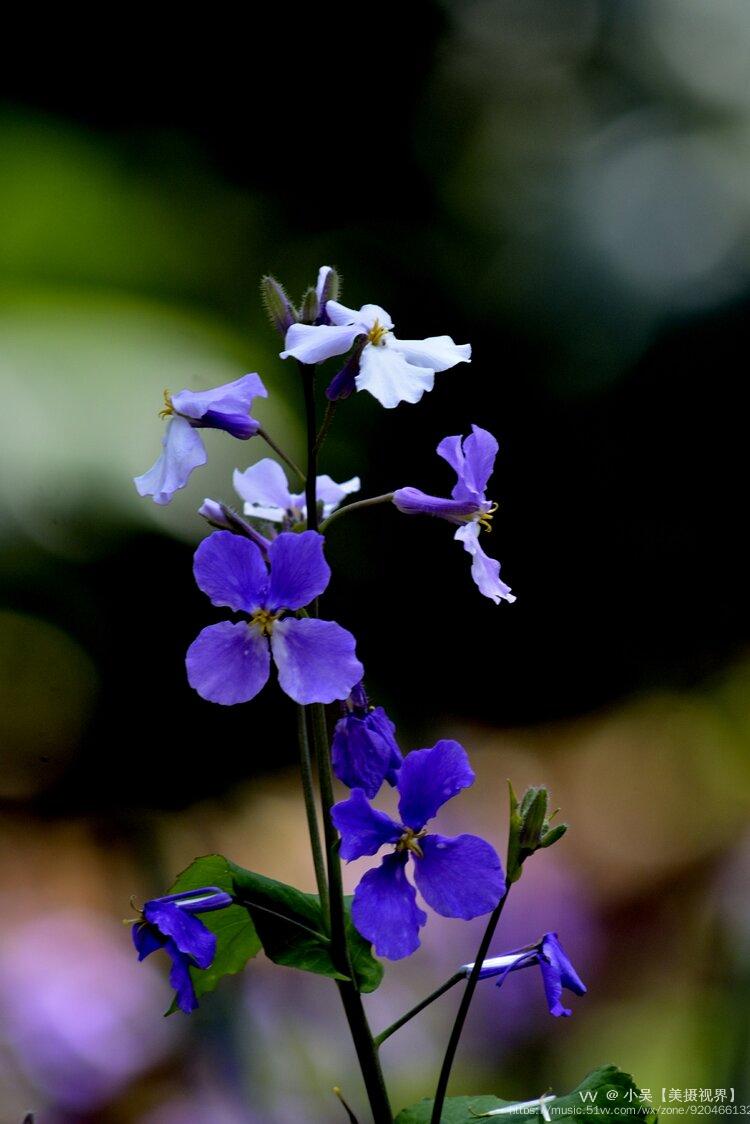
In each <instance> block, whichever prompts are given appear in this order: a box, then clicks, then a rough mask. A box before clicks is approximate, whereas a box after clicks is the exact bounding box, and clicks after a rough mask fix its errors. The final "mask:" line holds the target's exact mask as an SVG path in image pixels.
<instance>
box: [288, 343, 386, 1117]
mask: <svg viewBox="0 0 750 1124" xmlns="http://www.w3.org/2000/svg"><path fill="white" fill-rule="evenodd" d="M300 373H301V375H302V385H303V389H304V395H305V417H306V421H307V479H306V481H305V504H306V507H307V527H308V530H311V531H317V529H318V496H317V486H316V485H317V474H318V464H317V447H316V439H317V429H316V418H315V368H314V367H309V366H305V365H304V364H300ZM309 611H310V614H311V615H312V616H315V615H317V608H316V606H315V605H314V604H313V605H311V606H310V610H309ZM305 710H306V711H307V714H308V716H309V718H310V727H309V729H310V733H311V735H312V744H313V748H314V751H315V759H316V762H317V766H318V784H319V786H320V800H321V804H322V806H323V836H324V840H325V851H326V861H327V872H328V902H329V912H330V927H331V956H332V959H333V962H334V964H335V965H336V967H337V969H338V970H339V971H340V972H341V974H342V975H345V976H348V977H349V979H347V980H337V981H336V982H337V986H338V989H339V994H340V996H341V1001H342V1003H343V1005H344V1013H345V1014H346V1018H347V1021H348V1023H349V1030H350V1032H351V1036H352V1041H353V1042H354V1048H355V1050H356V1052H357V1059H358V1061H359V1066H360V1069H361V1071H362V1079H363V1081H364V1083H365V1089H366V1090H367V1097H368V1100H369V1102H370V1109H371V1111H372V1116H373V1120H374V1124H393V1113H392V1111H391V1106H390V1103H389V1101H388V1093H387V1090H386V1087H385V1081H384V1079H383V1073H382V1070H381V1068H380V1059H379V1058H378V1051H377V1049H376V1047H375V1043H374V1042H373V1038H372V1031H371V1030H370V1025H369V1023H368V1021H367V1016H366V1014H365V1009H364V1007H363V1006H362V998H361V996H360V994H359V991H358V990H357V987H356V984H355V983H354V979H353V974H352V967H351V964H350V961H349V947H348V944H347V940H346V911H345V908H344V885H343V880H342V877H341V860H340V859H339V843H338V835H337V832H336V828H335V827H334V824H333V820H332V819H331V808H332V807H333V774H332V771H331V754H330V743H329V739H328V730H327V727H326V716H325V709H324V707H323V705H322V703H313V704H312V705H310V706H308V707H305Z"/></svg>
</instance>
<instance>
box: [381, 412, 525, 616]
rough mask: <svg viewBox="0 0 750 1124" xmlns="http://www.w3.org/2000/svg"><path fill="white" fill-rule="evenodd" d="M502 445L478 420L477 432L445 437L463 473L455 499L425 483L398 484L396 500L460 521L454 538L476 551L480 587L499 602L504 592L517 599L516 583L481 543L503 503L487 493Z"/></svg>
mask: <svg viewBox="0 0 750 1124" xmlns="http://www.w3.org/2000/svg"><path fill="white" fill-rule="evenodd" d="M497 451H498V444H497V441H496V440H495V438H494V437H493V436H492V434H491V433H488V431H487V430H486V429H480V427H479V426H478V425H472V427H471V433H470V434H469V436H468V437H466V438H464V439H463V441H462V439H461V437H460V436H456V437H445V438H443V440H442V441H441V442H440V444H439V445H438V447H437V454H438V456H440V457H442V458H443V460H445V461H447V462H448V464H449V465H450V466H451V468H453V469H454V470H455V473H456V476H457V477H458V479H457V481H456V483H455V485H454V487H453V491H452V492H451V498H450V499H447V498H444V497H442V496H430V495H427V493H426V492H421V491H420V490H419V488H398V489H397V491H395V492H394V493H393V502H394V504H395V505H396V507H397V508H398V509H399V511H402V512H403V513H404V514H405V515H436V516H438V517H439V518H441V519H447V520H448V521H449V522H450V523H457V524H458V530H457V531H456V533H455V535H454V538H456V539H457V540H458V541H459V542H462V543H463V545H464V550H466V551H468V553H469V554H470V555H471V558H472V562H471V576H472V578H473V579H474V582H475V584H476V586H477V588H478V589H479V592H480V593H483V594H484V596H485V597H489V598H491V600H493V601H494V602H495V604H496V605H498V604H499V603H500V600H501V598H502V599H503V600H505V601H509V602H513V601H515V600H516V598H515V596H514V595H513V594H512V593H511V591H510V586H509V585H506V584H505V582H504V581H501V580H500V563H499V562H498V561H497V559H495V558H489V557H488V556H487V555H486V554H485V553H484V551H483V550H482V548H481V546H480V545H479V533H480V531H481V530H482V529H483V528H484V529H485V530H487V531H490V530H491V529H492V516H493V515H494V513H495V511H496V510H497V504H495V503H491V502H490V501H489V500H488V499H487V496H486V494H485V489H486V487H487V481H488V480H489V478H490V476H491V475H492V470H493V468H494V467H495V457H496V456H497Z"/></svg>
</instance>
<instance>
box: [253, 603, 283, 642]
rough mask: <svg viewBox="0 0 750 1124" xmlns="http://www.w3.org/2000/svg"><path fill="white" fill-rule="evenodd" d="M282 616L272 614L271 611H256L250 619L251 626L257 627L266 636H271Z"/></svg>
mask: <svg viewBox="0 0 750 1124" xmlns="http://www.w3.org/2000/svg"><path fill="white" fill-rule="evenodd" d="M280 616H281V613H272V612H271V610H270V609H256V610H255V612H254V613H253V615H252V616H251V618H250V624H251V625H256V626H257V627H258V628H259V629H260V631H261V632H262V633H263V635H264V636H270V635H271V633H272V632H273V626H274V624H275V622H276V621H277V620H278V619H279V617H280Z"/></svg>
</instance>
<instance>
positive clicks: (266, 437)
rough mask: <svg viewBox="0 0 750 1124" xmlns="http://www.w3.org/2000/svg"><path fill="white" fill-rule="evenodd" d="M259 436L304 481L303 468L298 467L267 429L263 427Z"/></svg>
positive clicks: (259, 431)
mask: <svg viewBox="0 0 750 1124" xmlns="http://www.w3.org/2000/svg"><path fill="white" fill-rule="evenodd" d="M258 437H262V438H263V440H264V441H265V443H266V445H268V446H269V448H271V449H273V451H274V453H276V455H277V456H278V457H281V459H282V460H283V462H284V464H286V465H288V466H289V468H291V470H292V472H296V474H297V476H299V478H300V480H301V481H302V482H303V483H304V481H305V474H304V472H303V471H302V469H301V468H298V467H297V465H296V464H295V463H294V461H293V460H292V458H291V457H289V456H287V454H286V453H285V452H284V450H283V449H282V448H281V446H280V445H277V444H276V442H275V441H274V440H273V438H272V437H269V435H268V434H267V433H266V431H265V429H263V428H262V427H261V428H260V429H259V430H258Z"/></svg>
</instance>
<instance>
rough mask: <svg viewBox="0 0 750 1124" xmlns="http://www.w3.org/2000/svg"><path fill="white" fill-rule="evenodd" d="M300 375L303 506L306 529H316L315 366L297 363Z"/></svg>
mask: <svg viewBox="0 0 750 1124" xmlns="http://www.w3.org/2000/svg"><path fill="white" fill-rule="evenodd" d="M299 369H300V374H301V375H302V389H303V391H304V395H305V419H306V423H307V479H306V481H305V506H306V507H307V529H308V531H317V529H318V490H317V483H318V481H317V476H318V450H317V448H316V441H317V438H318V433H317V429H316V424H317V423H316V421H315V368H314V367H309V366H307V365H306V364H304V363H300V364H299Z"/></svg>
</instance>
